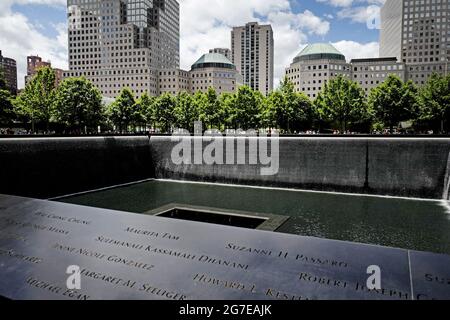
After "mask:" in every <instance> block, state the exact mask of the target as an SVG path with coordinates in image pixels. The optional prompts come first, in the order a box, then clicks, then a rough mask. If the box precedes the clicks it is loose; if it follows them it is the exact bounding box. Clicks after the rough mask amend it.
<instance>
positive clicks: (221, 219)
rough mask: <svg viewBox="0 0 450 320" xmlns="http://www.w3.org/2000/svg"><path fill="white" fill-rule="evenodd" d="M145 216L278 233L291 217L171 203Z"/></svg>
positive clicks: (148, 212)
mask: <svg viewBox="0 0 450 320" xmlns="http://www.w3.org/2000/svg"><path fill="white" fill-rule="evenodd" d="M145 214H149V215H154V216H158V217H163V218H170V219H179V220H188V221H196V222H204V223H211V224H219V225H225V226H232V227H240V228H247V229H258V230H266V231H276V230H277V229H278V228H279V227H281V226H282V225H283V223H285V222H286V221H287V220H289V217H287V216H281V215H275V214H267V213H264V214H260V213H256V212H248V211H238V210H226V209H218V208H211V207H201V206H190V205H184V204H177V203H171V204H168V205H166V206H163V207H160V208H157V209H154V210H150V211H147V212H145Z"/></svg>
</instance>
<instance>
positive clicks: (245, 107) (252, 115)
mask: <svg viewBox="0 0 450 320" xmlns="http://www.w3.org/2000/svg"><path fill="white" fill-rule="evenodd" d="M264 104H265V98H264V96H263V95H262V94H261V93H260V92H259V91H254V90H252V89H251V88H250V87H248V86H242V87H240V88H239V90H238V92H237V94H236V99H234V108H233V113H234V114H233V115H232V119H233V124H234V129H243V130H248V129H257V128H259V127H260V120H261V113H262V111H263V110H264V109H263V108H264Z"/></svg>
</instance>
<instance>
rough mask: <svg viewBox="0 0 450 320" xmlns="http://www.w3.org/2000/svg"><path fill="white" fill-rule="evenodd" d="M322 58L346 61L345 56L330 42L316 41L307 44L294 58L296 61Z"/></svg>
mask: <svg viewBox="0 0 450 320" xmlns="http://www.w3.org/2000/svg"><path fill="white" fill-rule="evenodd" d="M320 59H330V60H342V61H345V56H344V55H343V54H342V53H341V52H339V51H338V50H337V49H336V48H335V47H333V45H331V44H330V43H314V44H309V45H308V46H306V48H305V49H303V50H302V52H300V53H299V54H298V55H297V56H296V57H295V58H294V63H296V62H299V61H307V60H320Z"/></svg>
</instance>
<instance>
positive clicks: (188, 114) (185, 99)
mask: <svg viewBox="0 0 450 320" xmlns="http://www.w3.org/2000/svg"><path fill="white" fill-rule="evenodd" d="M174 116H175V125H176V126H177V127H178V128H180V129H185V130H189V132H193V129H194V122H195V121H197V120H199V116H198V110H197V108H196V104H195V101H194V98H193V96H191V95H190V94H188V93H186V92H181V93H180V94H178V96H177V101H176V107H175V109H174Z"/></svg>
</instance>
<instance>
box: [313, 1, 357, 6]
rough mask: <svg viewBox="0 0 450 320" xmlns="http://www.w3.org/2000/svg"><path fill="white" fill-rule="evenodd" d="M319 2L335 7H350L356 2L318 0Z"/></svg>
mask: <svg viewBox="0 0 450 320" xmlns="http://www.w3.org/2000/svg"><path fill="white" fill-rule="evenodd" d="M316 1H317V2H322V3H327V4H329V5H332V6H333V7H349V6H351V5H352V4H353V1H354V0H316Z"/></svg>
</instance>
